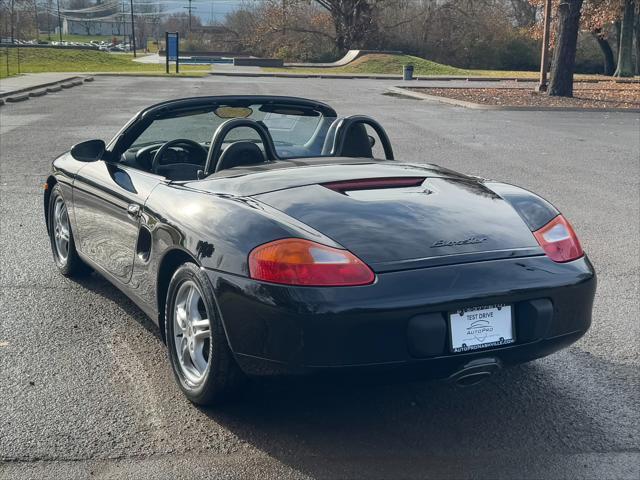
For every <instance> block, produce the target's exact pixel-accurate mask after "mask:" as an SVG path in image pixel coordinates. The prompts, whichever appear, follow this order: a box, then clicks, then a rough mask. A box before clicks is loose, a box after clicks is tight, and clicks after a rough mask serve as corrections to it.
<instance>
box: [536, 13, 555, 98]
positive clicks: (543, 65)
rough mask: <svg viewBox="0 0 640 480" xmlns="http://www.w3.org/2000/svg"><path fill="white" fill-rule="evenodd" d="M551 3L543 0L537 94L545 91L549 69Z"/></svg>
mask: <svg viewBox="0 0 640 480" xmlns="http://www.w3.org/2000/svg"><path fill="white" fill-rule="evenodd" d="M551 1H552V0H545V4H544V30H543V32H542V58H541V59H540V84H539V85H538V86H537V87H536V91H538V92H546V91H547V69H548V68H549V67H548V66H549V30H550V29H551V28H550V27H551Z"/></svg>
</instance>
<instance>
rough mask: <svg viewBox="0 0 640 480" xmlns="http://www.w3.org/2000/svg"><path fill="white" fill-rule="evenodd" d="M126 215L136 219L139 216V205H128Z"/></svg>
mask: <svg viewBox="0 0 640 480" xmlns="http://www.w3.org/2000/svg"><path fill="white" fill-rule="evenodd" d="M127 215H129V216H130V217H132V218H138V217H139V216H140V205H138V204H136V203H130V204H129V205H127Z"/></svg>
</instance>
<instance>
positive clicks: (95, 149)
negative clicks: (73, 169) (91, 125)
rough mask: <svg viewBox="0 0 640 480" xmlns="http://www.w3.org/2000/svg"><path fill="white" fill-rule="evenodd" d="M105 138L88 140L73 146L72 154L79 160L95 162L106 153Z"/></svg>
mask: <svg viewBox="0 0 640 480" xmlns="http://www.w3.org/2000/svg"><path fill="white" fill-rule="evenodd" d="M104 149H105V144H104V141H103V140H88V141H86V142H82V143H78V144H76V145H74V146H73V147H71V156H72V157H73V158H75V159H76V160H78V161H79V162H95V161H96V160H100V159H101V158H102V155H103V154H104Z"/></svg>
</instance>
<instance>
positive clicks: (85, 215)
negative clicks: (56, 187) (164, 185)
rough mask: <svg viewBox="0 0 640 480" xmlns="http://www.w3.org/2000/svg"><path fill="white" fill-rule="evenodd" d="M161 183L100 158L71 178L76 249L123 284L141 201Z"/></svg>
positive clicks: (131, 257)
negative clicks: (73, 178)
mask: <svg viewBox="0 0 640 480" xmlns="http://www.w3.org/2000/svg"><path fill="white" fill-rule="evenodd" d="M165 181H166V179H165V178H164V177H161V176H158V175H154V174H151V173H148V172H144V171H141V170H138V169H135V168H131V167H128V166H124V165H121V164H117V163H110V162H106V161H103V160H98V161H96V162H91V163H87V165H86V166H84V167H83V168H82V169H81V170H80V171H79V172H78V174H77V176H76V178H75V180H74V183H73V203H74V215H75V221H76V226H77V230H78V232H77V233H78V235H77V236H78V238H77V240H76V244H77V248H78V249H79V250H80V251H81V252H82V253H83V254H84V255H85V256H87V257H88V258H89V259H90V260H91V261H93V262H94V263H96V264H97V265H98V266H99V267H101V268H102V269H104V270H105V271H106V272H108V273H109V274H111V275H112V276H113V277H114V278H115V279H117V280H119V281H120V282H122V283H127V282H129V280H130V279H131V274H132V271H133V260H134V255H135V251H136V243H137V240H138V233H139V230H140V218H141V214H142V209H143V206H144V203H145V201H146V199H147V197H148V196H149V194H150V193H151V191H152V190H153V189H154V188H155V186H156V185H158V184H159V183H161V182H165Z"/></svg>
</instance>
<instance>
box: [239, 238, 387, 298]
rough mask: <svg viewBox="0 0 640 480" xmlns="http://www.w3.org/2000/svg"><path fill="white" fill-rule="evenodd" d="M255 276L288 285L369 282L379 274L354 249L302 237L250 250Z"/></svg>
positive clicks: (351, 284)
mask: <svg viewBox="0 0 640 480" xmlns="http://www.w3.org/2000/svg"><path fill="white" fill-rule="evenodd" d="M249 274H250V275H251V278H255V279H256V280H262V281H265V282H271V283H281V284H285V285H301V286H315V287H338V286H355V285H367V284H369V283H373V281H374V280H375V275H374V273H373V272H372V271H371V269H370V268H369V267H368V266H367V265H366V264H365V263H364V262H362V260H360V259H359V258H357V257H356V256H355V255H354V254H352V253H351V252H348V251H346V250H340V249H338V248H332V247H328V246H326V245H322V244H320V243H315V242H311V241H309V240H303V239H301V238H286V239H283V240H276V241H274V242H270V243H266V244H264V245H260V246H259V247H256V248H255V249H253V251H252V252H251V253H250V254H249Z"/></svg>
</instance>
